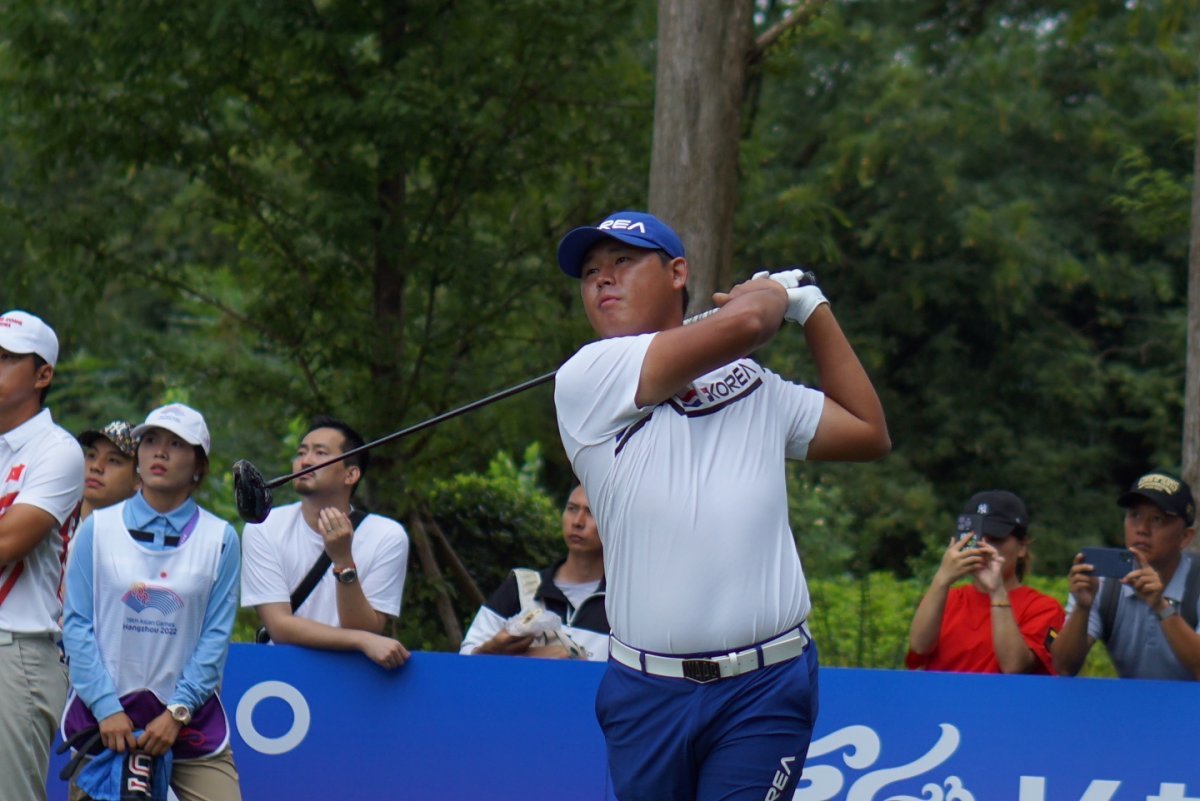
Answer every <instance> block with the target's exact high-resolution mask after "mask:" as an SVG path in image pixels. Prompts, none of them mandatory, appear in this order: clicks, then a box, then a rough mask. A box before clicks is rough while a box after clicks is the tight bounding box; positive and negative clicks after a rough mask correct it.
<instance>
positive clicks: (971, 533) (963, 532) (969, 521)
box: [958, 515, 983, 548]
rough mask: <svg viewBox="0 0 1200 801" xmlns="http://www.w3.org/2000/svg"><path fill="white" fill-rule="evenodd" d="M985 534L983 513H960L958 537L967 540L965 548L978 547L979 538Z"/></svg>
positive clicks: (960, 539)
mask: <svg viewBox="0 0 1200 801" xmlns="http://www.w3.org/2000/svg"><path fill="white" fill-rule="evenodd" d="M982 535H983V515H959V516H958V539H959V542H961V541H963V540H967V544H966V545H964V546H963V547H964V548H978V547H979V538H980V537H981V536H982Z"/></svg>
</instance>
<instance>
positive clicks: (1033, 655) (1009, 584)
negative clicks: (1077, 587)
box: [904, 490, 1063, 675]
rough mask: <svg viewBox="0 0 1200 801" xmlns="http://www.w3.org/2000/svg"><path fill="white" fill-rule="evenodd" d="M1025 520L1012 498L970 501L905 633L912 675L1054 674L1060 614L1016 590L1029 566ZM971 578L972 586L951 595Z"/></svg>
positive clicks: (1048, 602)
mask: <svg viewBox="0 0 1200 801" xmlns="http://www.w3.org/2000/svg"><path fill="white" fill-rule="evenodd" d="M1030 542H1031V540H1030V537H1029V512H1028V511H1027V510H1026V508H1025V503H1024V501H1022V500H1021V499H1020V498H1019V497H1018V496H1017V495H1015V494H1014V493H1011V492H1007V491H1005V490H988V491H985V492H977V493H975V494H974V495H972V496H971V499H970V500H969V501H967V504H966V506H965V507H963V513H962V515H960V516H959V525H958V535H957V536H955V537H954V538H952V539H951V540H950V545H949V546H948V547H947V548H946V550H945V552H944V553H943V554H942V562H941V565H940V566H939V567H938V570H937V572H936V573H935V574H934V576H933V581H932V582H931V584H930V586H929V590H928V591H926V593H925V596H924V597H923V598H921V603H920V604H919V605H918V606H917V611H916V614H915V615H914V616H913V621H912V626H911V627H910V628H909V635H908V640H909V651H908V655H907V656H906V657H905V660H904V662H905V664H906V665H907V666H908V667H909V669H914V670H915V669H920V668H924V669H925V670H945V671H954V672H959V673H1040V674H1046V675H1050V674H1052V673H1053V663H1052V660H1051V657H1050V643H1051V642H1053V640H1054V637H1055V635H1056V633H1057V632H1058V631H1059V630H1060V629H1061V628H1062V626H1063V608H1062V605H1061V604H1059V602H1058V601H1056V600H1055V599H1053V598H1051V597H1050V596H1049V595H1045V594H1044V593H1040V592H1038V591H1037V590H1034V589H1032V588H1030V587H1026V586H1024V585H1023V584H1022V583H1021V582H1022V580H1023V579H1024V577H1025V574H1026V572H1027V571H1028V569H1029V563H1030V560H1031V555H1030V550H1029V546H1030ZM968 576H970V577H971V583H970V584H965V585H963V586H960V587H954V584H955V583H956V582H958V581H959V580H961V579H963V578H966V577H968Z"/></svg>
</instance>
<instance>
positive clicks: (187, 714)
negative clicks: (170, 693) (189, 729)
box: [167, 704, 192, 726]
mask: <svg viewBox="0 0 1200 801" xmlns="http://www.w3.org/2000/svg"><path fill="white" fill-rule="evenodd" d="M167 711H168V712H170V713H171V717H172V718H173V719H174V720H175V722H176V723H178V724H179V725H181V726H186V725H188V724H189V723H191V722H192V710H190V709H188V708H187V707H186V706H184V705H183V704H167Z"/></svg>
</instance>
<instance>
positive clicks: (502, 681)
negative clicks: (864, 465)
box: [50, 645, 1200, 801]
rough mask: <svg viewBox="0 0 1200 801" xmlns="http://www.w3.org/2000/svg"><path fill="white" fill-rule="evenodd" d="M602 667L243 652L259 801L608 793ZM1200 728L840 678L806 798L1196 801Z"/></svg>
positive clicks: (1020, 699)
mask: <svg viewBox="0 0 1200 801" xmlns="http://www.w3.org/2000/svg"><path fill="white" fill-rule="evenodd" d="M604 669H605V668H604V665H601V664H596V663H581V662H557V661H550V660H539V659H520V658H508V657H487V656H474V657H463V656H458V655H457V654H441V653H416V654H414V655H413V658H412V660H411V661H410V662H409V664H407V665H406V666H405V667H403V668H401V669H399V670H396V671H392V672H389V671H385V670H383V669H382V668H378V667H376V666H375V665H374V664H373V663H371V662H369V661H368V660H367V659H365V658H363V657H362V656H360V655H358V654H352V653H345V654H340V653H322V652H314V651H307V650H304V649H300V648H293V647H288V646H273V647H268V646H253V645H234V646H233V647H232V650H231V653H230V657H229V664H228V667H227V669H226V673H225V688H224V690H223V692H222V698H223V699H224V702H225V707H226V710H227V711H228V714H229V717H230V723H231V724H232V729H233V734H234V736H233V748H234V759H235V760H236V762H237V765H238V769H239V772H240V774H241V780H242V792H243V796H244V797H245V798H246V799H247V801H254V800H255V799H273V798H285V799H289V801H292V800H295V801H303V799H334V798H336V799H372V800H373V799H379V798H393V797H394V798H405V799H454V800H455V801H458V800H459V799H487V800H488V801H509V800H510V799H511V800H512V801H517V800H518V799H520V801H543V800H544V801H563V800H564V799H569V800H570V801H605V800H606V799H609V798H611V797H612V796H611V790H610V789H609V786H608V776H607V769H606V767H605V755H604V740H603V737H602V736H601V734H600V730H599V727H598V726H597V725H596V720H595V716H594V713H593V699H594V696H595V691H596V686H597V685H598V684H599V682H600V677H601V675H602V674H603V671H604ZM1198 718H1200V685H1197V684H1191V683H1187V684H1185V683H1175V682H1153V681H1121V680H1099V679H1056V678H1046V677H1026V676H974V675H958V674H938V673H906V672H901V671H874V670H849V669H837V668H826V669H824V670H822V671H821V717H820V719H819V721H818V724H817V731H816V736H815V738H814V740H813V744H812V747H811V748H810V750H809V759H808V763H807V764H806V766H805V769H804V773H803V776H802V779H801V782H800V787H799V789H798V790H797V792H796V795H795V801H833V800H834V799H838V800H839V801H841V800H843V799H844V800H845V801H1001V800H1003V801H1008V800H1009V799H1011V800H1012V801H1200V756H1198V754H1197V743H1196V741H1194V740H1191V739H1190V733H1192V732H1194V731H1195V728H1196V721H1197V719H1198ZM61 764H62V761H59V762H57V763H56V764H55V766H54V767H53V768H52V776H53V777H54V778H52V779H51V781H50V790H51V798H52V799H65V798H66V787H65V784H63V783H62V782H60V781H58V779H57V772H58V768H59V766H61ZM769 789H770V788H769V783H764V788H763V792H764V798H766V797H767V793H768V791H769Z"/></svg>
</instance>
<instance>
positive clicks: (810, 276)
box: [683, 270, 817, 325]
mask: <svg viewBox="0 0 1200 801" xmlns="http://www.w3.org/2000/svg"><path fill="white" fill-rule="evenodd" d="M816 283H817V275H816V273H814V272H812V271H811V270H806V271H805V273H804V276H803V277H802V278H801V279H800V283H799V286H815V285H816ZM720 310H721V307H720V306H718V307H717V308H715V309H709V310H708V311H702V312H700V313H699V314H693V315H692V316H691V317H689V318H687V319H686V320H684V321H683V324H684V325H691V324H692V323H697V322H699V321H701V320H703V319H704V318H705V317H712V316H713V315H714V314H716V313H717V312H719V311H720Z"/></svg>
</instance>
